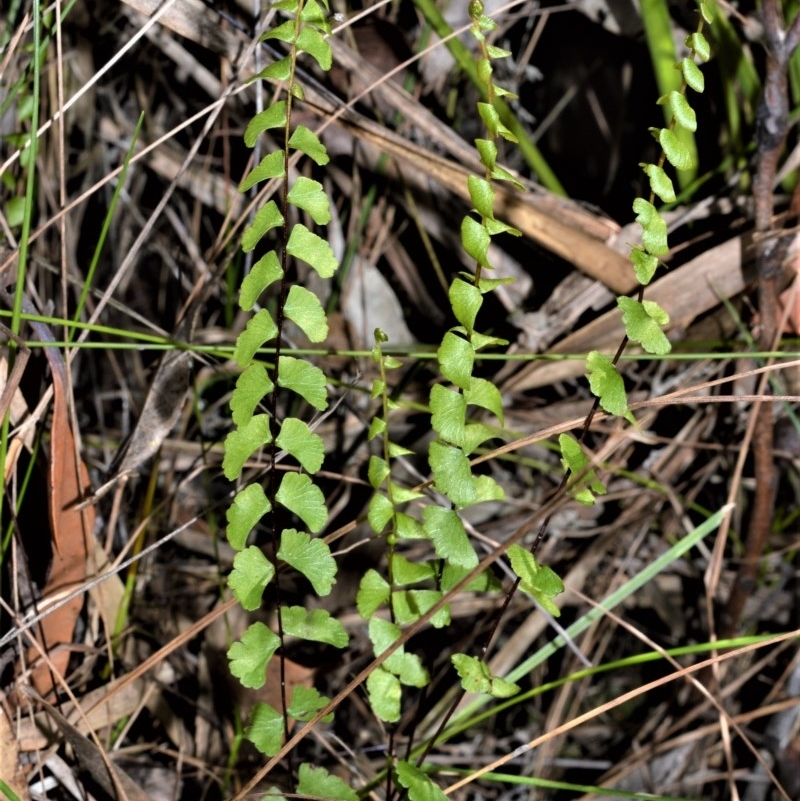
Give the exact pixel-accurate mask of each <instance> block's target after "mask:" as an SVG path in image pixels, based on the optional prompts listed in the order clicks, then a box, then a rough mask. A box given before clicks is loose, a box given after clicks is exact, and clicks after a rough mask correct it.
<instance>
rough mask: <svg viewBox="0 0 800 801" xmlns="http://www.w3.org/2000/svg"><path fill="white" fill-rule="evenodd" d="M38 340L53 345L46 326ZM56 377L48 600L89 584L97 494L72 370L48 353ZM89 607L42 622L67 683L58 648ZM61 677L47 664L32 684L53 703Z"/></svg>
mask: <svg viewBox="0 0 800 801" xmlns="http://www.w3.org/2000/svg"><path fill="white" fill-rule="evenodd" d="M35 328H36V332H37V336H39V338H40V339H42V340H44V341H47V340H48V339H50V337H49V332H48V331H47V329H46V328H44V326H41V325H37V326H35ZM44 352H45V355H46V357H47V360H48V362H49V364H50V371H51V373H52V377H53V416H52V423H51V438H50V442H51V445H50V476H49V482H50V487H49V489H50V525H51V530H52V536H53V543H54V546H55V548H54V551H53V562H52V565H51V567H50V573H49V576H48V579H47V583H46V584H45V586H44V588H43V591H42V595H43V598H44V599H46V598H48V597H51V596H55V595H60V594H63V593H65V592H71V591H73V590H75V589H77V588H78V587H80V586H81V584H82V583H83V582H84V581H85V579H86V571H87V556H88V554H89V553H90V551H91V549H92V538H93V532H94V517H95V515H94V509H93V508H92V507H86V508H82V509H78V508H76V507H77V505H78V504H79V503H80V501H81V500H83V498H85V497H86V496H87V495H88V494H89V493H90V491H91V482H90V481H89V472H88V470H87V469H86V465H85V464H84V463H83V461H81V459H80V457H79V455H78V450H77V443H76V440H75V436H74V433H73V430H72V423H71V420H70V414H69V404H68V401H67V382H66V379H67V368H66V365H65V364H64V360H63V359H62V358H61V354H60V353H59V352H58V350H56V349H55V348H52V347H50V348H45V349H44ZM82 606H83V599H82V598H81V597H80V596H78V597H76V598H73V599H72V600H70V601H68V602H67V603H66V604H64V605H63V606H60V607H58V608H57V609H55V610H54V611H53V612H52V613H51V614H49V615H47V616H46V617H45V618H44V619H43V620H42V622H41V627H40V632H41V635H42V642H41V646H42V648H43V649H44V650H45V651H46V652H47V653H48V654H50V657H51V663H52V669H53V671H54V672H57V673H58V674H60V675H61V676H62V677H63V676H64V675H65V674H66V672H67V665H68V663H69V656H70V652H69V650H68V649H66V648H58V646H60V645H67V644H69V643H71V642H72V636H73V633H74V631H75V624H76V622H77V620H78V616H79V615H80V612H81V607H82ZM38 656H39V651H38V649H36V648H31V649H29V650H28V660H29V661H33V660H35V659H36V658H37V657H38ZM55 681H56V679H55V676H54V673H53V672H51V668H50V666H48V665H45V664H39V665H37V666H35V667H34V669H33V671H32V674H31V682H32V684H33V686H34V688H35V689H36V690H37V691H38V692H39V693H40V694H41V695H42V696H44V697H47V696H48V695H49V694H50V693H51V691H52V690H53V688H54V685H55Z"/></svg>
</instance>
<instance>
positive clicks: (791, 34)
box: [720, 0, 800, 638]
mask: <svg viewBox="0 0 800 801" xmlns="http://www.w3.org/2000/svg"><path fill="white" fill-rule="evenodd" d="M763 13H764V28H765V45H766V51H767V67H766V70H767V72H766V78H765V81H764V91H763V94H762V97H761V103H760V105H759V108H758V113H757V119H758V123H757V127H756V147H757V156H756V158H757V162H756V163H757V171H756V176H755V179H754V181H753V195H754V199H755V228H756V235H757V240H756V247H757V255H756V270H757V273H758V308H759V316H760V319H761V330H760V332H759V337H758V344H759V347H760V348H761V349H762V350H769V349H770V348H771V347H772V346H773V343H774V341H775V340H776V338H777V336H778V324H777V321H778V318H779V316H780V315H779V312H778V309H779V305H778V293H779V289H780V287H779V281H780V279H781V266H782V263H783V257H784V255H785V250H786V240H785V239H784V238H781V237H774V236H768V234H769V233H770V232H771V231H772V225H773V222H772V218H773V206H774V199H773V194H772V192H773V185H774V181H775V175H776V173H777V166H778V159H779V158H780V155H781V152H782V151H783V147H784V144H785V142H786V136H787V134H788V131H789V97H788V91H787V67H788V64H789V59H790V58H791V56H792V53H793V52H794V49H795V48H796V47H797V43H798V36H800V15H798V16H797V17H795V19H794V21H793V22H792V26H791V28H790V30H789V31H788V32H785V31H784V30H783V26H782V23H781V18H780V10H779V6H778V2H777V0H765V3H764V12H763ZM759 235H760V236H759ZM756 414H757V415H758V416H757V419H756V424H755V431H754V435H753V456H754V459H755V475H756V494H755V499H754V503H753V513H752V516H751V518H750V524H749V526H748V530H747V536H746V539H745V555H744V558H743V560H742V563H741V566H740V568H739V572H738V574H737V576H736V580H735V582H734V585H733V589H732V590H731V593H730V596H729V597H728V602H727V604H726V606H725V613H724V617H723V621H722V627H721V630H720V635H721V636H722V637H723V638H727V637H730V636H732V635H733V633H734V632H735V630H736V627H737V626H738V623H739V620H740V618H741V615H742V611H743V609H744V604H745V601H746V600H747V598H748V597H749V596H750V595H751V594H752V591H753V589H754V587H755V582H756V579H757V575H758V566H759V562H760V560H761V556H762V553H763V551H764V546H765V545H766V542H767V537H768V535H769V531H770V526H771V523H772V514H773V509H774V505H775V494H776V491H777V472H776V469H775V463H774V454H773V450H774V448H773V427H774V412H773V405H772V404H771V403H766V404H760V406H759V408H758V409H757V411H756Z"/></svg>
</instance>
